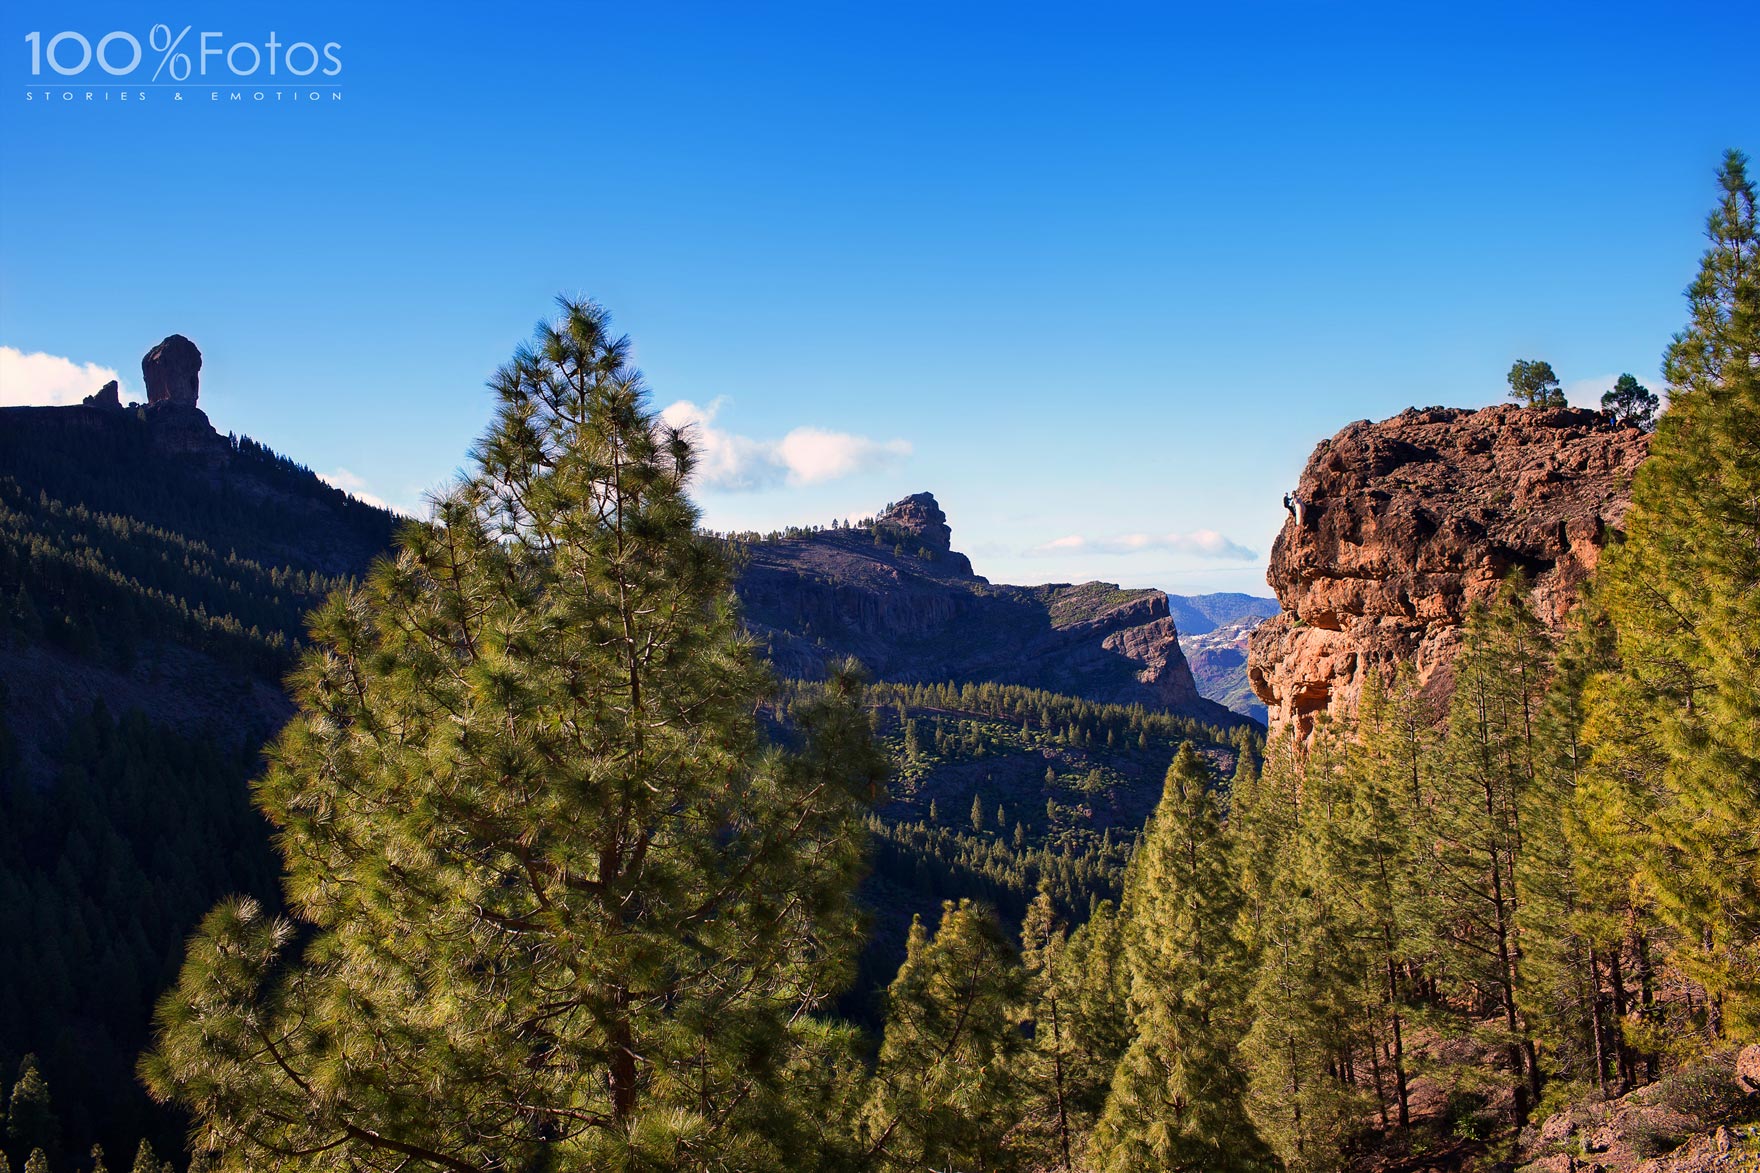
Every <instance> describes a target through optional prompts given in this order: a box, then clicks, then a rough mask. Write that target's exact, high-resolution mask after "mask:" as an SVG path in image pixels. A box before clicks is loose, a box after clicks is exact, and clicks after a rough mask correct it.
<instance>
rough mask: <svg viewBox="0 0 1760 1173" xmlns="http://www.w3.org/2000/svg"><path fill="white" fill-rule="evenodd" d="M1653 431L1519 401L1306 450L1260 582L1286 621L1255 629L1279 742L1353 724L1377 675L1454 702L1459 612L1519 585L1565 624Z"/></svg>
mask: <svg viewBox="0 0 1760 1173" xmlns="http://www.w3.org/2000/svg"><path fill="white" fill-rule="evenodd" d="M1649 444H1650V437H1649V434H1648V433H1646V432H1644V431H1642V430H1640V429H1639V428H1637V427H1633V426H1622V425H1615V424H1612V423H1610V422H1609V421H1608V419H1607V418H1606V417H1605V416H1603V415H1602V414H1601V413H1599V412H1594V411H1585V410H1580V409H1574V408H1552V409H1535V408H1524V407H1518V406H1515V405H1513V404H1506V405H1499V406H1494V407H1487V408H1483V409H1481V410H1478V411H1472V410H1467V409H1462V408H1436V407H1433V408H1425V409H1415V408H1414V409H1409V410H1407V411H1404V412H1401V413H1400V414H1399V415H1397V416H1394V417H1393V418H1392V419H1389V420H1384V421H1382V422H1380V423H1371V422H1370V421H1368V420H1363V421H1360V422H1358V423H1354V424H1351V425H1350V426H1349V427H1347V428H1345V429H1344V430H1343V431H1341V432H1339V433H1338V434H1337V435H1336V436H1333V437H1332V438H1331V439H1329V440H1324V441H1322V442H1321V443H1320V445H1319V446H1318V447H1317V448H1315V450H1314V454H1313V456H1311V457H1310V458H1309V460H1308V466H1307V468H1306V469H1304V470H1303V472H1302V477H1301V482H1300V484H1299V486H1298V487H1297V490H1296V497H1297V498H1298V499H1299V500H1300V501H1301V503H1302V505H1303V507H1304V509H1303V518H1302V524H1299V525H1298V524H1297V522H1296V520H1295V519H1294V518H1293V517H1292V518H1290V519H1289V520H1287V521H1286V522H1285V523H1284V527H1283V530H1282V532H1280V533H1279V534H1278V536H1277V541H1276V543H1275V544H1274V545H1273V546H1272V549H1271V565H1270V569H1269V571H1268V572H1267V575H1266V578H1267V581H1268V582H1269V583H1270V584H1271V586H1272V588H1273V589H1274V590H1275V591H1276V592H1277V598H1278V601H1279V602H1280V603H1281V604H1282V606H1283V613H1282V614H1280V615H1278V616H1276V617H1274V618H1272V619H1270V620H1267V621H1266V622H1265V623H1263V624H1262V625H1260V626H1259V628H1258V629H1257V630H1256V631H1254V632H1253V634H1252V636H1251V639H1250V644H1249V652H1248V663H1247V670H1248V676H1249V679H1250V680H1251V682H1252V687H1253V691H1254V692H1255V693H1256V694H1257V695H1258V696H1259V698H1260V699H1261V700H1263V701H1264V702H1265V704H1266V706H1267V709H1268V710H1269V722H1268V723H1269V725H1270V727H1271V729H1272V730H1273V732H1275V731H1277V730H1279V729H1282V728H1284V727H1287V726H1290V725H1292V724H1293V725H1294V726H1295V728H1296V730H1297V732H1298V733H1299V734H1300V735H1302V736H1306V735H1307V734H1308V733H1310V732H1311V731H1312V729H1313V726H1314V721H1315V719H1316V718H1317V717H1318V716H1319V715H1320V714H1322V713H1329V714H1332V715H1333V716H1349V715H1351V714H1353V713H1354V712H1355V711H1356V705H1357V700H1358V698H1359V697H1360V696H1361V694H1362V690H1363V684H1364V681H1365V679H1366V678H1367V676H1368V674H1369V672H1370V671H1371V670H1375V671H1378V672H1380V673H1381V674H1383V675H1384V676H1385V675H1387V674H1389V673H1391V671H1392V669H1393V668H1394V667H1395V666H1396V665H1399V664H1409V665H1411V666H1412V669H1413V670H1414V671H1415V673H1416V680H1417V683H1418V684H1419V686H1420V687H1421V688H1423V689H1425V690H1426V691H1427V692H1430V693H1431V694H1432V695H1441V694H1444V693H1446V692H1447V690H1448V688H1449V686H1450V682H1451V680H1452V676H1451V674H1450V672H1449V667H1450V665H1451V664H1452V662H1453V656H1454V652H1455V648H1456V646H1457V645H1458V640H1459V627H1460V624H1461V622H1462V621H1463V620H1464V619H1465V618H1466V615H1467V611H1468V609H1469V608H1470V607H1471V606H1472V605H1473V604H1474V603H1475V602H1478V601H1481V600H1488V599H1490V598H1491V597H1492V596H1493V595H1494V594H1495V593H1496V592H1497V589H1498V587H1499V585H1500V584H1501V583H1502V582H1503V580H1504V579H1505V578H1506V577H1507V576H1508V575H1509V573H1510V572H1511V571H1512V570H1515V569H1517V568H1518V567H1519V568H1521V569H1522V570H1523V571H1524V572H1525V573H1526V574H1527V576H1528V579H1529V581H1530V584H1531V593H1530V595H1529V601H1530V604H1531V605H1532V607H1533V609H1534V613H1535V615H1536V616H1537V617H1538V618H1539V619H1540V620H1541V621H1543V622H1545V623H1547V624H1548V625H1550V626H1552V627H1554V628H1557V627H1558V626H1560V625H1561V624H1562V622H1563V620H1564V618H1565V616H1566V614H1567V613H1568V612H1569V611H1570V608H1571V606H1572V605H1573V603H1574V601H1575V599H1576V595H1577V588H1578V587H1579V586H1580V585H1581V584H1582V583H1583V582H1584V581H1585V580H1586V579H1587V578H1588V577H1589V576H1590V575H1591V574H1592V573H1593V572H1594V570H1595V566H1596V563H1597V562H1598V561H1599V559H1600V555H1601V549H1602V547H1603V546H1604V545H1606V543H1607V541H1608V540H1609V538H1610V537H1611V536H1612V535H1613V534H1614V533H1615V532H1616V531H1617V530H1619V528H1620V526H1621V524H1622V522H1623V520H1624V517H1625V514H1626V510H1627V509H1628V508H1629V506H1630V504H1631V483H1632V474H1633V472H1634V471H1635V470H1636V469H1637V467H1638V465H1639V463H1640V462H1641V461H1643V459H1644V457H1645V455H1646V454H1647V453H1648V451H1649Z"/></svg>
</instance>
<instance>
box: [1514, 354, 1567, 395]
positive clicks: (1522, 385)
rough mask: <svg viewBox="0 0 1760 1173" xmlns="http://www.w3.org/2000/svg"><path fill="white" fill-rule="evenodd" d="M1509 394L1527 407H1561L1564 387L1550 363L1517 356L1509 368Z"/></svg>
mask: <svg viewBox="0 0 1760 1173" xmlns="http://www.w3.org/2000/svg"><path fill="white" fill-rule="evenodd" d="M1509 396H1510V398H1511V399H1516V400H1520V401H1521V402H1523V403H1525V404H1527V405H1528V406H1529V407H1563V406H1564V405H1565V397H1564V389H1563V388H1562V387H1560V386H1559V382H1558V376H1557V375H1555V374H1554V373H1553V371H1552V364H1551V363H1549V362H1545V361H1544V360H1541V359H1526V358H1519V359H1517V360H1516V361H1515V362H1514V363H1513V364H1511V366H1510V368H1509Z"/></svg>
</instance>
